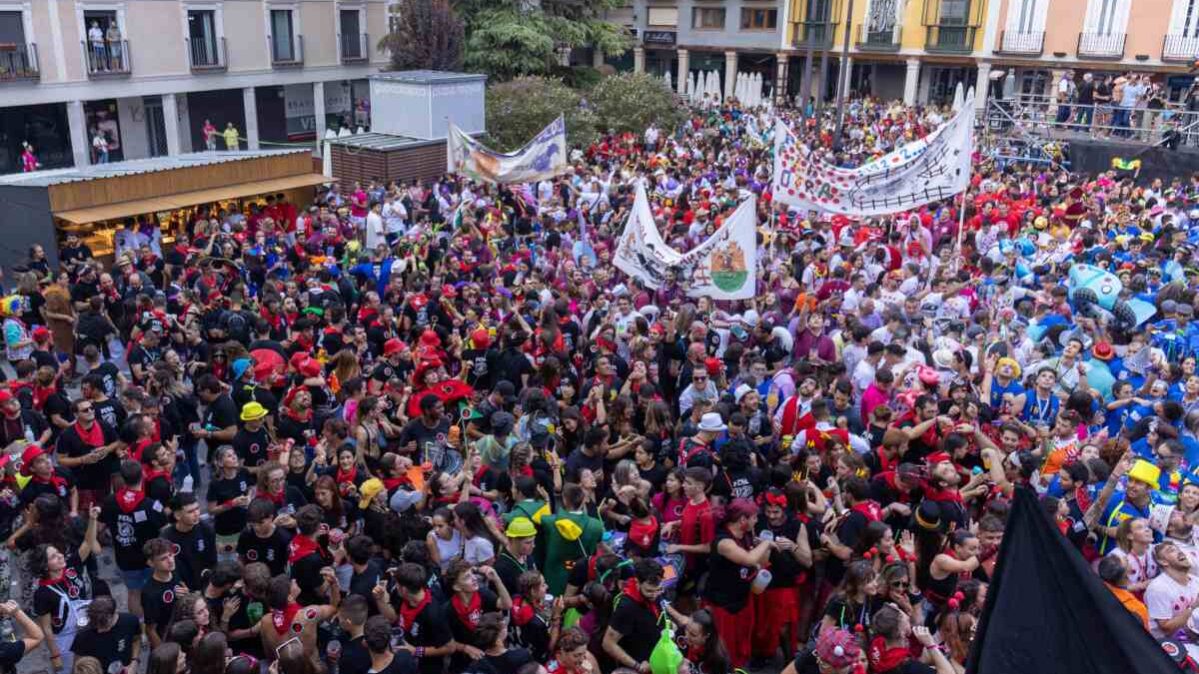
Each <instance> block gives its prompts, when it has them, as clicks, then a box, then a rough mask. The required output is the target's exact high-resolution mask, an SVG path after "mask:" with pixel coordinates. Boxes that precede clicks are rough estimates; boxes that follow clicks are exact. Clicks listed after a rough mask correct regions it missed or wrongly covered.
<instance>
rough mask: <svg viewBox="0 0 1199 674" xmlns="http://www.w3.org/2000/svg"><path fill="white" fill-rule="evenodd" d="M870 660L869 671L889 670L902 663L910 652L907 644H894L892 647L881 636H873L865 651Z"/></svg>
mask: <svg viewBox="0 0 1199 674" xmlns="http://www.w3.org/2000/svg"><path fill="white" fill-rule="evenodd" d="M867 657H868V658H869V660H870V671H872V672H878V673H879V674H881V673H882V672H889V671H891V670H893V669H895V668H897V667H899V666H900V665H902V664H903V663H904V661H905V660H907V659H908V658H909V657H911V653H910V652H909V651H908V648H907V646H896V647H894V648H888V647H887V640H886V639H884V638H883V637H881V636H879V637H874V639H873V640H872V641H871V642H870V651H869V652H868V653H867Z"/></svg>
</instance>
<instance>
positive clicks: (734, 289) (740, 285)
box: [675, 193, 758, 300]
mask: <svg viewBox="0 0 1199 674" xmlns="http://www.w3.org/2000/svg"><path fill="white" fill-rule="evenodd" d="M755 202H756V199H755V197H754V195H753V194H752V193H751V194H750V197H749V198H748V199H746V200H745V201H743V202H741V205H739V206H738V207H737V210H735V211H733V214H732V215H730V216H729V218H728V220H726V221H725V223H724V225H723V226H721V228H720V229H718V230H716V232H715V233H714V234H712V236H711V237H709V238H708V240H707V241H704V242H703V243H701V244H700V245H698V246H696V247H695V248H693V249H692V250H690V251H688V252H687V253H686V254H684V255H683V257H682V259H681V260H679V262H678V263H677V265H675V266H676V268H677V275H676V278H678V280H679V284H680V285H681V286H682V288H683V289H684V290H685V291H686V292H687V295H688V296H690V297H710V298H712V299H714V300H748V299H752V298H753V297H754V294H755V292H756V289H757V271H758V217H757V207H756V205H755Z"/></svg>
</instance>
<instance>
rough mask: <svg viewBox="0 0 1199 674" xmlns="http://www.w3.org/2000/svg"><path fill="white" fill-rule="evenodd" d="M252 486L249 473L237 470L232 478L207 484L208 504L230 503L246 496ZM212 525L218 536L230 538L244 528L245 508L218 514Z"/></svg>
mask: <svg viewBox="0 0 1199 674" xmlns="http://www.w3.org/2000/svg"><path fill="white" fill-rule="evenodd" d="M218 475H220V473H218ZM252 486H254V478H253V476H251V475H250V473H249V471H246V470H243V469H240V468H239V469H238V470H237V474H236V475H234V476H233V477H231V478H225V477H217V478H215V479H214V480H212V482H210V483H209V485H208V502H209V503H216V504H217V505H220V504H222V503H225V502H227V501H232V500H233V499H235V498H237V497H238V496H241V495H242V494H248V493H249V492H250V487H252ZM212 524H213V528H214V529H215V530H216V533H217V535H218V536H232V535H233V534H236V533H238V532H240V531H241V530H242V529H244V528H245V526H246V508H245V507H244V506H237V507H235V508H230V509H228V510H226V511H225V512H222V513H218V514H217V515H216V516H215V517H213V518H212Z"/></svg>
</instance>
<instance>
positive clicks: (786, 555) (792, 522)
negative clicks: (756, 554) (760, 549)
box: [758, 517, 820, 589]
mask: <svg viewBox="0 0 1199 674" xmlns="http://www.w3.org/2000/svg"><path fill="white" fill-rule="evenodd" d="M812 529H813V528H812V527H807V528H806V529H805V531H806V532H808V543H809V545H810V544H811V543H812V540H811V539H812V535H811V533H812ZM763 531H770V533H772V534H774V536H775V538H786V539H788V540H790V541H792V542H795V541H797V540H798V538H799V534H800V522H799V520H797V519H795V518H794V517H787V518H786V519H784V520H783V523H782V524H781V525H779V526H777V527H772V526H770V522H768V521H767V520H766V518H765V517H759V518H758V533H761V532H763ZM819 546H820V541H819V539H817V540H816V547H819ZM803 572H804V567H803V566H802V565H801V564H800V563H799V560H798V559H796V558H795V553H793V552H783V551H781V550H773V551H771V553H770V574H771V577H770V586H769V587H770V588H771V589H774V588H780V587H794V586H795V581H796V578H797V577H798V576H799V574H801V573H803Z"/></svg>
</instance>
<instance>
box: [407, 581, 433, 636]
mask: <svg viewBox="0 0 1199 674" xmlns="http://www.w3.org/2000/svg"><path fill="white" fill-rule="evenodd" d="M432 600H433V597H432V595H431V594H430V593H429V591H428V590H425V596H424V597H422V598H421V600H420V602H419V603H418V604H417V605H416V606H410V605H409V604H408V602H406V601H402V602H400V627H401V628H402V629H403V630H404V632H405V633H406V634H411V633H412V625H413V624H415V623H416V617H417V616H419V615H420V612H421V611H423V610H425V607H426V606H428V605H429V602H430V601H432Z"/></svg>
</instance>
